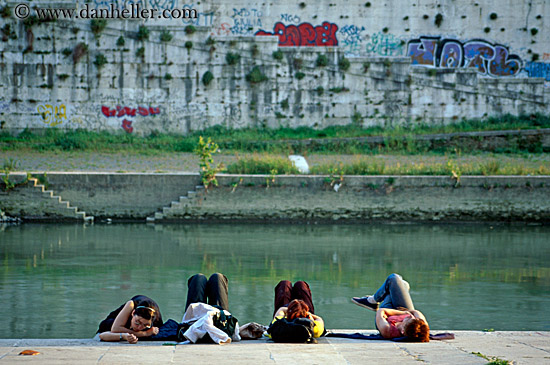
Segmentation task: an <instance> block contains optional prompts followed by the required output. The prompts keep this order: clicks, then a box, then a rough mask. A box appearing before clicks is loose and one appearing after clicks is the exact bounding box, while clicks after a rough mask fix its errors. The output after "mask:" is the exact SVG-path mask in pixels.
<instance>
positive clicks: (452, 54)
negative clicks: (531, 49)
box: [407, 37, 522, 77]
mask: <svg viewBox="0 0 550 365" xmlns="http://www.w3.org/2000/svg"><path fill="white" fill-rule="evenodd" d="M407 55H408V56H410V57H411V59H412V65H413V66H415V65H416V66H427V67H438V68H458V67H463V68H474V69H476V70H477V72H479V73H480V74H483V75H489V76H493V77H504V76H516V75H517V74H518V73H519V72H520V70H521V66H522V61H521V59H520V58H519V57H518V56H516V55H512V54H509V53H508V49H507V48H506V47H504V46H501V45H493V44H491V43H489V42H487V41H484V40H471V41H468V42H466V43H461V42H460V41H458V40H455V39H440V38H439V37H421V38H419V39H413V40H411V41H409V44H408V49H407Z"/></svg>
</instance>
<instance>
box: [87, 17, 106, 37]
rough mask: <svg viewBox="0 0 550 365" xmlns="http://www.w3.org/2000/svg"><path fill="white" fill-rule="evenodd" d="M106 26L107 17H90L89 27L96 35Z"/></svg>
mask: <svg viewBox="0 0 550 365" xmlns="http://www.w3.org/2000/svg"><path fill="white" fill-rule="evenodd" d="M106 26H107V19H92V21H91V23H90V27H91V28H92V33H94V35H95V36H96V37H97V36H98V35H99V34H100V33H101V32H103V30H104V29H105V27H106Z"/></svg>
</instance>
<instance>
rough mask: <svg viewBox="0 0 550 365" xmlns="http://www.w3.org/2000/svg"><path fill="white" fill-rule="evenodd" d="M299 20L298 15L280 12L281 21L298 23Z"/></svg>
mask: <svg viewBox="0 0 550 365" xmlns="http://www.w3.org/2000/svg"><path fill="white" fill-rule="evenodd" d="M300 20H301V19H300V17H299V16H298V15H292V14H281V21H282V22H286V23H294V24H298V23H300Z"/></svg>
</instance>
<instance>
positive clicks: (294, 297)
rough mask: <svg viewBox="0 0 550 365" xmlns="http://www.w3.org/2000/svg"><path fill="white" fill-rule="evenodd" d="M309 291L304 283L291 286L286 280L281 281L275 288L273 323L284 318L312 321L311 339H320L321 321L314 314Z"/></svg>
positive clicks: (322, 324) (322, 327)
mask: <svg viewBox="0 0 550 365" xmlns="http://www.w3.org/2000/svg"><path fill="white" fill-rule="evenodd" d="M314 311H315V309H314V307H313V302H312V299H311V290H310V289H309V285H308V283H306V282H305V281H297V282H296V283H294V285H292V282H290V281H288V280H282V281H280V282H279V284H277V286H276V287H275V312H274V314H273V321H275V320H277V319H280V318H286V319H287V320H289V321H291V320H294V319H296V318H308V319H311V320H312V321H313V324H314V327H313V337H321V336H322V335H323V332H324V331H325V324H324V322H323V319H322V318H321V317H319V316H317V315H315V314H314Z"/></svg>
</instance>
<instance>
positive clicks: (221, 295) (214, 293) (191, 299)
mask: <svg viewBox="0 0 550 365" xmlns="http://www.w3.org/2000/svg"><path fill="white" fill-rule="evenodd" d="M187 286H188V289H187V304H186V305H185V310H187V307H189V305H190V304H192V303H206V304H209V305H219V306H220V307H222V308H223V309H225V310H229V298H228V281H227V278H226V277H225V275H223V274H220V273H215V274H212V275H211V276H210V278H209V279H208V280H207V279H206V276H204V275H203V274H196V275H193V276H191V277H190V278H189V280H188V282H187Z"/></svg>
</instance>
